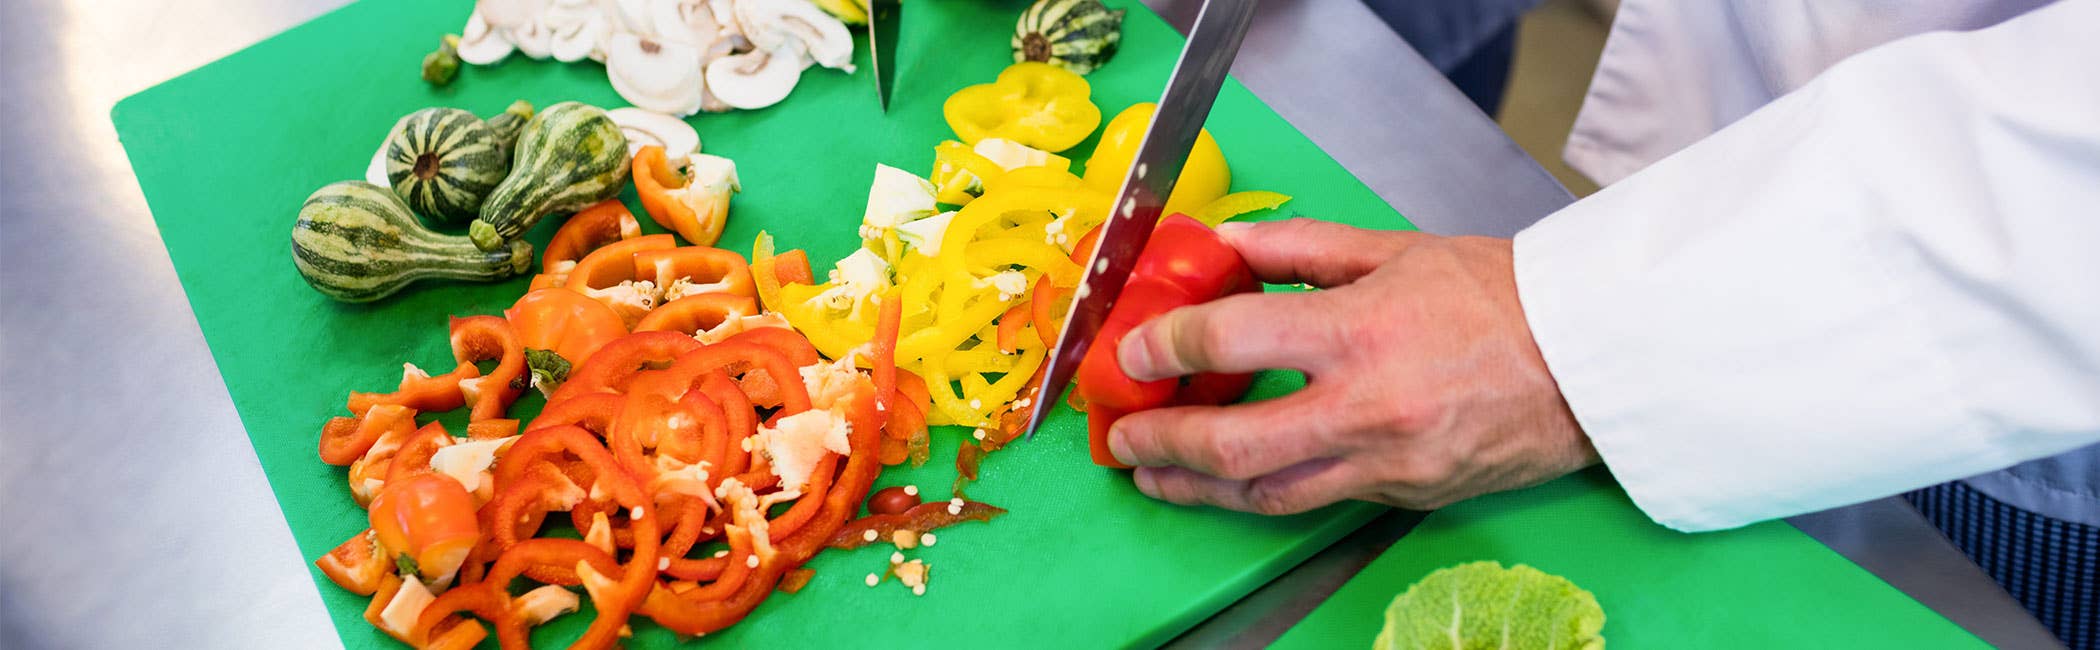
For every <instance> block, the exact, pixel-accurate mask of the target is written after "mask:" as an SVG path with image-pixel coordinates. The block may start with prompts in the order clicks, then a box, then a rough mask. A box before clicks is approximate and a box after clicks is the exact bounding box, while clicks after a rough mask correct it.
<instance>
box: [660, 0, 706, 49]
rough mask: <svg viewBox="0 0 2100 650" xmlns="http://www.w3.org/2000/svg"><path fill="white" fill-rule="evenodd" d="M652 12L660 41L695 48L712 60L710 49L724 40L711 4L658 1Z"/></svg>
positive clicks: (687, 0) (702, 0)
mask: <svg viewBox="0 0 2100 650" xmlns="http://www.w3.org/2000/svg"><path fill="white" fill-rule="evenodd" d="M649 9H650V20H649V23H650V24H651V25H652V26H654V27H656V34H657V37H658V38H659V39H661V40H664V41H667V42H672V43H684V44H687V45H691V46H693V49H696V50H699V51H700V52H701V53H702V58H708V57H706V52H707V51H708V49H709V48H711V47H713V46H714V44H715V41H718V40H721V38H722V24H721V23H720V22H719V21H716V20H715V14H714V12H713V11H711V10H709V9H708V8H707V0H654V2H652V3H651V4H650V5H649Z"/></svg>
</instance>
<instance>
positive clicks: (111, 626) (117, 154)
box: [0, 0, 2017, 648]
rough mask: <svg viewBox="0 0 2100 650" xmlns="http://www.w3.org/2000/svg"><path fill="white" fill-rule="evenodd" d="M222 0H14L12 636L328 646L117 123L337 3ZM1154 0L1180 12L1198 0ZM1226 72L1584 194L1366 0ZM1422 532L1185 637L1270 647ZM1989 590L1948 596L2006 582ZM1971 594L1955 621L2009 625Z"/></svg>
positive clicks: (1424, 189) (1441, 177)
mask: <svg viewBox="0 0 2100 650" xmlns="http://www.w3.org/2000/svg"><path fill="white" fill-rule="evenodd" d="M211 4H212V5H213V6H211V7H208V8H201V7H197V6H195V5H193V4H191V3H179V2H173V1H170V0H96V1H94V2H87V1H80V2H70V3H67V2H59V1H57V0H15V1H11V2H7V3H0V53H4V55H5V57H4V58H5V63H4V64H0V65H4V66H5V68H4V75H0V107H4V108H5V109H6V112H7V114H10V115H14V116H16V117H15V119H12V120H8V121H7V122H6V124H5V126H0V151H5V152H7V153H6V158H5V159H4V160H0V366H4V367H5V368H7V369H9V370H10V371H11V372H7V373H5V374H4V375H0V423H4V424H0V495H5V498H4V499H0V521H5V522H7V525H5V526H0V647H8V648H43V647H120V646H130V645H145V646H159V647H213V648H249V647H254V648H286V647H315V646H332V645H334V643H335V642H334V639H335V638H336V637H335V634H334V631H333V629H332V628H331V626H330V624H329V622H328V619H327V617H326V615H325V613H324V611H323V609H322V605H321V601H320V598H319V596H318V592H317V591H316V589H315V588H314V585H313V583H312V581H311V580H310V579H309V578H308V574H307V571H306V562H307V560H308V558H305V557H302V556H301V555H300V553H299V552H298V550H297V548H296V546H295V545H294V544H293V542H292V538H291V534H290V531H289V529H288V528H287V527H286V526H285V523H284V520H283V518H282V517H281V516H280V514H279V511H278V508H277V504H276V503H275V500H274V498H273V497H272V496H271V493H270V490H269V486H268V484H267V482H266V481H265V479H264V477H263V474H262V471H261V467H260V465H258V464H257V462H256V460H255V455H254V452H253V450H252V449H251V448H250V447H249V444H248V440H247V437H246V436H245V435H243V433H242V429H241V425H240V421H239V419H238V417H237V416H236V415H235V413H234V409H233V405H232V402H231V401H230V400H229V398H228V397H227V394H226V391H225V387H224V385H223V383H222V382H221V381H220V378H219V376H218V373H217V371H216V369H215V367H214V365H213V362H212V358H211V355H210V352H209V351H208V350H207V349H206V347H205V344H204V340H203V337H202V336H201V334H200V333H199V332H198V328H197V325H196V320H195V318H194V316H193V315H192V314H191V313H190V310H189V307H188V304H187V302H186V300H185V299H184V297H183V294H182V291H181V286H180V284H179V283H178V282H177V281H176V278H175V274H174V270H173V268H172V267H171V266H170V264H169V262H168V257H167V253H166V251H165V250H164V249H163V248H162V246H161V242H160V238H159V235H158V233H157V232H156V230H155V229H154V226H153V221H152V218H151V216H150V215H149V213H148V211H147V209H146V204H145V201H144V198H143V197H142V196H141V195H140V193H139V189H138V184H137V182H136V181H135V180H134V179H133V178H132V175H131V173H130V166H129V164H128V163H127V161H126V159H125V157H124V152H123V149H122V148H121V147H120V146H119V144H118V143H117V140H116V137H115V132H114V130H113V129H112V127H111V125H110V122H109V119H108V113H109V109H110V107H111V106H112V105H113V104H114V103H115V102H116V101H117V100H118V99H121V98H122V97H124V96H126V95H129V94H130V93H133V92H136V91H138V90H141V89H144V88H146V87H148V86H151V85H153V84H155V83H158V82H160V81H163V80H166V79H168V78H171V77H174V76H176V75H179V74H181V73H182V72H185V71H187V70H189V69H191V68H194V67H196V66H199V65H202V64H204V63H207V62H209V61H210V60H212V59H215V58H217V57H220V56H223V55H226V54H229V53H232V52H234V51H236V50H238V49H240V48H241V47H245V46H246V45H247V44H249V43H252V42H254V41H257V40H260V39H261V38H264V37H266V36H269V35H271V34H274V33H276V32H278V31H281V30H283V29H286V28H288V27H291V26H293V25H295V24H298V23H299V22H301V21H304V20H307V19H310V18H312V17H314V16H316V15H319V14H321V13H323V12H325V11H327V10H330V9H333V8H335V7H336V6H339V5H341V4H343V2H342V0H221V1H219V2H214V3H211ZM1147 4H1148V5H1151V6H1152V7H1154V8H1155V9H1157V10H1159V11H1160V12H1161V13H1162V14H1164V15H1166V16H1168V18H1169V20H1170V21H1173V22H1175V23H1176V24H1178V25H1182V26H1186V25H1187V24H1188V22H1189V21H1190V19H1192V18H1193V16H1194V7H1195V6H1196V5H1197V3H1196V2H1194V1H1193V0H1147ZM1313 33H1317V34H1319V38H1318V40H1317V41H1316V42H1317V43H1318V46H1317V47H1310V46H1308V43H1311V42H1315V41H1311V40H1309V39H1307V38H1306V35H1308V34H1313ZM1335 60H1345V61H1350V62H1351V65H1348V66H1332V65H1323V64H1324V63H1327V62H1331V61H1335ZM1233 73H1234V74H1235V75H1236V76H1238V77H1239V78H1240V79H1241V80H1242V81H1243V82H1245V83H1246V84H1247V85H1248V86H1249V87H1251V88H1252V89H1253V90H1254V91H1255V93H1256V94H1258V95H1260V96H1261V97H1262V98H1263V99H1264V100H1266V101H1267V102H1269V104H1270V105H1271V106H1274V107H1275V108H1276V109H1277V111H1278V112H1280V113H1281V114H1283V116H1284V117H1285V118H1287V119H1289V120H1290V121H1291V122H1292V123H1294V124H1296V125H1297V126H1298V127H1299V128H1300V129H1301V130H1303V131H1305V132H1306V133H1307V134H1308V135H1309V136H1311V137H1312V138H1313V140H1314V141H1316V142H1318V143H1319V144H1320V145H1321V146H1322V147H1324V148H1326V150H1327V151H1328V152H1329V153H1330V154H1332V155H1333V156H1334V157H1335V158H1336V159H1337V160H1340V161H1341V162H1342V163H1343V164H1344V165H1345V166H1347V167H1348V168H1349V169H1350V170H1351V171H1353V172H1354V173H1355V174H1356V175H1357V176H1358V177H1359V178H1361V179H1362V180H1364V181H1365V183H1366V184H1368V185H1369V186H1370V187H1371V188H1372V189H1374V190H1375V191H1377V192H1378V194H1379V195H1380V196H1382V197H1384V198H1385V199H1386V200H1387V201H1389V202H1391V203H1392V204H1393V205H1395V206H1396V207H1398V208H1399V209H1400V210H1401V211H1402V212H1404V213H1406V214H1408V215H1409V216H1411V217H1413V218H1414V220H1415V221H1416V223H1418V224H1419V225H1421V226H1422V227H1423V228H1424V229H1425V230H1430V231H1433V232H1443V233H1469V234H1495V235H1508V234H1510V233H1513V232H1515V231H1516V230H1517V229H1519V228H1521V227H1522V226H1524V225H1525V224H1528V223H1530V222H1531V221H1533V220H1536V219H1537V218H1539V217H1541V216H1544V215H1545V214H1547V213H1549V212H1551V211H1552V210H1554V209H1557V208H1558V207H1560V206H1561V205H1563V204H1565V203H1566V202H1567V201H1569V197H1568V195H1567V193H1566V192H1565V191H1564V190H1562V189H1561V188H1560V187H1559V186H1558V185H1557V184H1555V183H1554V182H1553V180H1552V179H1551V178H1550V177H1549V176H1548V175H1547V174H1546V173H1545V172H1544V171H1543V170H1541V169H1540V168H1539V167H1538V166H1537V165H1535V164H1533V163H1532V162H1531V161H1530V160H1529V159H1527V158H1525V157H1524V154H1523V152H1522V151H1520V150H1518V148H1517V147H1516V146H1515V145H1514V144H1512V143H1511V142H1509V140H1508V139H1507V138H1505V137H1503V136H1502V134H1501V133H1500V131H1499V130H1497V129H1496V128H1495V126H1494V124H1493V123H1492V122H1490V121H1489V120H1488V119H1487V118H1486V117H1485V116H1484V115H1481V114H1480V113H1479V112H1478V111H1477V110H1475V109H1474V108H1473V107H1472V106H1471V104H1469V103H1467V102H1466V101H1465V99H1464V98H1463V97H1462V96H1460V95H1459V93H1458V92H1457V91H1456V90H1455V89H1453V88H1452V87H1450V86H1449V85H1448V84H1446V83H1445V82H1444V81H1443V80H1442V79H1441V77H1439V76H1437V75H1436V73H1435V71H1434V70H1432V69H1430V68H1429V66H1428V65H1427V64H1426V63H1424V62H1423V61H1422V60H1421V59H1420V58H1419V57H1417V56H1416V55H1415V54H1414V53H1413V52H1412V50H1410V49H1408V48H1407V47H1406V45H1405V44H1404V43H1402V42H1401V41H1400V40H1399V39H1398V37H1396V36H1394V35H1393V34H1392V33H1391V32H1389V31H1386V30H1385V28H1384V26H1383V25H1382V24H1381V23H1379V22H1378V21H1377V19H1376V18H1375V17H1374V16H1373V15H1372V14H1371V13H1370V12H1369V11H1367V10H1365V9H1364V8H1363V6H1362V5H1361V4H1360V3H1358V2H1356V1H1355V0H1271V1H1270V2H1268V3H1267V4H1266V5H1265V6H1264V7H1263V15H1262V17H1261V18H1260V19H1259V20H1258V22H1257V24H1256V26H1255V28H1254V29H1253V31H1252V32H1251V33H1250V34H1249V35H1248V38H1247V43H1246V46H1245V49H1244V50H1243V51H1242V54H1241V57H1240V60H1239V63H1238V64H1237V65H1235V66H1234V68H1233ZM1393 116H1405V117H1404V118H1403V119H1397V120H1396V119H1393ZM1412 522H1413V516H1412V515H1409V514H1407V513H1394V514H1393V515H1389V516H1388V517H1385V518H1381V519H1380V520H1378V521H1377V522H1374V523H1373V524H1372V525H1370V526H1367V527H1366V528H1365V529H1364V530H1362V531H1359V532H1358V533H1356V534H1354V535H1351V536H1350V537H1349V538H1347V539H1345V540H1344V541H1343V542H1341V543H1339V544H1337V545H1336V546H1335V547H1334V548H1331V549H1329V550H1328V551H1326V552H1323V553H1321V554H1320V555H1319V556H1316V557H1315V558H1313V559H1312V560H1310V561H1308V562H1307V563H1306V564H1305V565H1303V566H1301V567H1299V568H1298V569H1296V570H1294V571H1293V572H1291V573H1290V574H1287V575H1286V576H1285V577H1284V578H1282V579H1279V580H1278V581H1277V582H1275V583H1272V584H1271V585H1269V586H1267V587H1264V588H1263V589H1262V590H1260V591H1258V592H1257V593H1256V594H1255V595H1253V596H1250V597H1249V598H1248V599H1246V600H1244V601H1242V602H1241V603H1239V604H1238V605H1235V606H1234V607H1232V608H1230V609H1228V610H1227V611H1226V612H1224V613H1221V614H1220V615H1218V616H1217V617H1215V618H1213V619H1212V620H1211V621H1208V622H1206V623H1205V624H1204V625H1203V626H1201V627H1199V628H1198V629H1197V630H1194V631H1192V632H1191V633H1190V635H1189V636H1187V637H1185V638H1183V639H1182V640H1181V641H1180V642H1181V643H1184V644H1188V645H1207V644H1215V643H1218V642H1221V641H1227V640H1230V641H1234V642H1235V643H1234V644H1235V645H1241V644H1258V643H1260V642H1261V641H1263V640H1265V639H1267V638H1273V637H1274V636H1275V635H1276V634H1279V633H1281V631H1282V630H1283V629H1284V628H1286V627H1288V625H1289V624H1290V623H1291V622H1293V621H1296V620H1297V619H1298V617H1300V616H1302V615H1303V613H1304V612H1305V611H1308V610H1309V609H1310V608H1311V607H1312V606H1313V605H1315V604H1317V603H1318V602H1319V601H1320V600H1322V599H1324V598H1325V596H1326V594H1328V593H1331V591H1332V590H1333V589H1334V588H1335V587H1337V586H1339V584H1340V583H1341V582H1342V581H1344V580H1346V579H1347V578H1348V577H1349V576H1350V575H1353V574H1354V573H1355V572H1356V570H1357V569H1358V568H1359V567H1361V566H1362V565H1363V564H1364V563H1365V562H1368V561H1369V560H1370V558H1372V557H1374V556H1375V555H1376V554H1377V553H1378V552H1379V551H1380V550H1382V549H1383V548H1385V546H1386V545H1388V544H1390V543H1391V542H1392V540H1393V539H1395V538H1397V537H1398V536H1399V535H1400V534H1402V533H1404V532H1405V530H1406V529H1407V528H1408V527H1409V526H1411V525H1412ZM1944 555H1945V551H1941V552H1940V556H1938V557H1939V559H1940V560H1941V561H1944V560H1945V558H1944V557H1943V556H1944ZM1954 559H1955V560H1959V558H1958V557H1956V558H1954ZM1870 566H1871V565H1870ZM1979 576H1980V574H1979ZM1975 580H1976V578H1975V577H1971V578H1969V582H1967V583H1958V586H1960V588H1956V589H1952V590H1951V592H1952V593H1955V594H1958V595H1966V594H1973V593H1983V592H1992V591H1995V590H1994V589H1992V588H1990V587H1989V585H1988V582H1984V583H1982V584H1981V585H1977V584H1974V583H1975ZM1914 593H1916V592H1914ZM1998 599H1999V600H2000V601H2003V600H2004V599H2003V596H2002V594H2000V595H1999V596H1998ZM1979 602H1980V604H1961V605H1960V606H1957V607H1953V608H1952V609H1951V610H1950V609H1949V608H1948V607H1945V606H1943V607H1941V611H1942V612H1943V613H1949V615H1950V616H1956V618H1957V621H1960V620H1962V619H1963V618H1976V617H1983V618H1990V619H1996V618H1999V617H2002V616H2006V615H2007V614H2006V612H2007V611H2011V612H2014V614H2012V615H2017V610H2007V609H2006V607H2007V606H2008V604H2009V601H2005V602H1992V601H1990V600H1989V599H1988V598H1985V599H1981V600H1980V601H1979Z"/></svg>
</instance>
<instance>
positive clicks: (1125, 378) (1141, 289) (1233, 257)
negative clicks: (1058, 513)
mask: <svg viewBox="0 0 2100 650" xmlns="http://www.w3.org/2000/svg"><path fill="white" fill-rule="evenodd" d="M1260 290H1261V283H1260V282H1257V281H1255V279H1254V275H1253V273H1252V272H1250V271H1249V270H1248V269H1247V264H1246V261H1245V260H1243V259H1241V258H1240V255H1239V251H1237V250H1235V249H1233V247H1232V245H1231V244H1228V243H1226V242H1225V240H1223V239H1221V238H1219V237H1218V236H1217V233H1215V232H1213V231H1211V229H1210V228H1208V227H1206V226H1204V225H1203V224H1202V223H1201V222H1198V221H1196V220H1195V219H1192V218H1189V217H1188V216H1186V215H1181V214H1176V215H1173V216H1170V217H1167V218H1166V219H1164V220H1161V221H1160V222H1159V225H1158V226H1157V227H1155V228H1154V229H1153V231H1152V236H1151V238H1150V239H1148V240H1146V242H1145V249H1144V251H1143V252H1141V253H1139V254H1138V260H1137V264H1136V266H1135V267H1133V269H1132V271H1131V274H1130V280H1129V282H1128V283H1126V284H1124V285H1123V292H1122V293H1121V294H1120V295H1119V296H1118V298H1117V299H1116V304H1115V307H1113V308H1111V309H1110V310H1109V313H1108V319H1107V320H1106V321H1105V322H1103V324H1102V327H1101V331H1100V333H1099V334H1097V335H1096V336H1095V338H1094V344H1093V346H1092V347H1091V348H1089V349H1088V350H1087V354H1086V357H1085V358H1084V359H1082V360H1081V361H1080V363H1079V371H1078V374H1077V384H1078V385H1077V387H1076V388H1075V390H1074V391H1073V396H1074V398H1075V399H1077V400H1080V401H1083V402H1084V403H1085V405H1086V410H1087V431H1088V434H1089V436H1088V437H1089V442H1090V444H1089V447H1090V449H1091V452H1092V455H1093V459H1094V462H1095V463H1096V464H1099V465H1103V466H1107V467H1127V466H1126V465H1123V464H1122V463H1119V462H1117V461H1116V459H1115V457H1114V456H1113V455H1111V454H1110V453H1109V450H1108V431H1109V429H1110V428H1111V427H1112V426H1114V425H1115V422H1116V420H1118V419H1120V418H1122V417H1123V416H1124V415H1127V414H1130V413H1134V412H1137V411H1143V410H1147V409H1153V408H1159V407H1162V406H1169V405H1179V404H1222V403H1224V402H1228V401H1231V400H1233V399H1238V398H1239V396H1240V394H1242V393H1244V392H1245V390H1246V387H1247V385H1248V383H1249V382H1250V381H1251V375H1226V376H1217V375H1212V374H1209V373H1204V374H1198V375H1196V376H1193V377H1189V378H1187V387H1184V386H1183V385H1182V383H1183V382H1181V381H1177V380H1175V379H1161V380H1156V381H1137V380H1134V379H1131V378H1130V376H1129V375H1127V374H1124V372H1123V367H1122V364H1121V363H1119V362H1118V361H1117V359H1116V349H1117V348H1118V347H1119V346H1120V345H1121V344H1122V342H1123V337H1124V336H1126V335H1128V334H1129V333H1130V331H1131V330H1132V329H1135V328H1136V327H1137V326H1138V325H1141V324H1143V323H1145V322H1146V321H1149V320H1152V319H1153V318H1156V317H1158V316H1159V315H1160V314H1164V313H1166V312H1168V311H1171V310H1174V309H1176V308H1180V307H1185V306H1188V305H1194V304H1199V303H1203V302H1208V301H1211V300H1216V299H1218V298H1221V297H1224V296H1226V295H1230V294H1234V293H1243V292H1252V291H1260Z"/></svg>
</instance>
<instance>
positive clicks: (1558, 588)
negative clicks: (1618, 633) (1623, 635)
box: [1371, 562, 1604, 650]
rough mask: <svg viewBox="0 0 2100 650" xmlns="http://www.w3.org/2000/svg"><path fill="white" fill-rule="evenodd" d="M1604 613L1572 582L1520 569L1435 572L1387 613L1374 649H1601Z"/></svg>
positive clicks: (1472, 567)
mask: <svg viewBox="0 0 2100 650" xmlns="http://www.w3.org/2000/svg"><path fill="white" fill-rule="evenodd" d="M1603 629H1604V609H1603V608H1602V607H1599V606H1598V605H1597V597H1596V596H1594V595H1591V594H1590V592H1588V591H1584V590H1583V589H1582V588H1581V587H1577V586H1575V583H1573V582H1568V579H1567V578H1563V577H1560V576H1557V575H1553V574H1550V573H1546V572H1544V571H1540V570H1538V569H1534V568H1531V567H1528V566H1524V565H1522V564H1519V565H1516V566H1514V567H1510V568H1506V569H1505V568H1503V567H1502V565H1501V564H1500V563H1497V562H1471V563H1467V564H1461V565H1458V566H1452V567H1445V568H1442V569H1438V570H1436V572H1434V573H1431V574H1429V575H1428V576H1426V577H1424V578H1422V580H1421V581H1419V582H1416V583H1415V584H1414V586H1411V587H1408V588H1407V593H1403V594H1400V597H1398V598H1394V599H1393V604H1391V605H1388V606H1386V608H1385V629H1384V630H1382V631H1380V632H1379V633H1378V640H1377V641H1375V642H1373V643H1372V646H1371V647H1372V648H1374V649H1375V650H1426V649H1428V648H1451V649H1453V650H1474V649H1480V648H1554V649H1566V650H1603V648H1604V637H1603V636H1602V635H1601V634H1599V633H1600V632H1601V631H1602V630H1603Z"/></svg>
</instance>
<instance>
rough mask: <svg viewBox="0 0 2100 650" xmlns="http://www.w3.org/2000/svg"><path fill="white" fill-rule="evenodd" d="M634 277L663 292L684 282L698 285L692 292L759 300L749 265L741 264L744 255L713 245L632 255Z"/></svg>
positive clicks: (658, 250)
mask: <svg viewBox="0 0 2100 650" xmlns="http://www.w3.org/2000/svg"><path fill="white" fill-rule="evenodd" d="M634 277H635V278H637V279H650V280H654V281H655V282H656V286H657V287H658V288H662V289H669V288H670V287H671V283H672V282H673V281H677V280H685V281H686V282H687V283H689V284H694V285H699V286H698V287H696V288H695V289H694V290H693V293H727V294H732V295H738V296H743V297H745V298H757V297H758V288H757V286H755V285H753V284H752V282H751V264H750V263H748V262H745V261H744V256H742V255H738V254H736V252H735V251H729V250H723V249H720V248H715V247H712V246H681V247H678V248H665V249H655V250H646V251H641V252H638V253H635V255H634Z"/></svg>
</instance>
